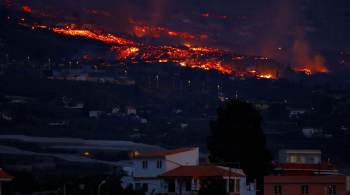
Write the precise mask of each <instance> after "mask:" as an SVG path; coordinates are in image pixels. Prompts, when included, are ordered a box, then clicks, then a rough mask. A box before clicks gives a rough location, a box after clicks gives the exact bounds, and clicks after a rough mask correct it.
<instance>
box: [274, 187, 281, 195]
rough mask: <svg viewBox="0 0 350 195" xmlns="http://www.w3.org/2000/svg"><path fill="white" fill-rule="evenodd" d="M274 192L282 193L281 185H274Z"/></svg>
mask: <svg viewBox="0 0 350 195" xmlns="http://www.w3.org/2000/svg"><path fill="white" fill-rule="evenodd" d="M274 194H276V195H280V194H282V186H281V185H275V187H274Z"/></svg>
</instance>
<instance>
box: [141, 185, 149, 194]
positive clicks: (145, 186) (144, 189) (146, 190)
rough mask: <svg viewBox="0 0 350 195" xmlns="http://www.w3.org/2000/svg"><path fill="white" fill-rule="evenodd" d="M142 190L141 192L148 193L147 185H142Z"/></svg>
mask: <svg viewBox="0 0 350 195" xmlns="http://www.w3.org/2000/svg"><path fill="white" fill-rule="evenodd" d="M142 190H143V191H144V192H148V183H144V184H142Z"/></svg>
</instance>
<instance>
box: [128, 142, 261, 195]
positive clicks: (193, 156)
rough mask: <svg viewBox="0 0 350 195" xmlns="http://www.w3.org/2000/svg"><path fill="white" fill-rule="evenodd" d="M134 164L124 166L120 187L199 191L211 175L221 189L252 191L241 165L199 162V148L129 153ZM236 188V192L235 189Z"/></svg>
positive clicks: (191, 192) (153, 191)
mask: <svg viewBox="0 0 350 195" xmlns="http://www.w3.org/2000/svg"><path fill="white" fill-rule="evenodd" d="M131 156H132V161H133V163H132V164H133V165H132V166H131V167H126V168H125V169H126V170H128V176H127V177H124V178H122V183H123V187H128V186H130V187H132V188H133V189H135V190H144V191H145V192H146V194H157V193H165V194H169V195H170V194H174V195H175V194H183V195H186V194H189V195H190V194H191V195H192V194H198V191H199V190H200V189H201V188H204V187H205V186H206V182H208V181H209V180H210V179H216V180H219V181H220V182H221V183H222V184H223V188H224V190H226V191H227V192H232V194H237V192H239V194H242V195H245V194H249V195H250V194H252V195H253V194H255V187H254V186H247V184H246V176H245V174H244V173H243V171H242V170H240V169H231V168H228V167H223V166H217V165H210V164H209V165H199V149H198V148H178V149H174V150H165V151H159V152H153V153H139V152H133V153H132V155H131ZM235 192H236V193H235Z"/></svg>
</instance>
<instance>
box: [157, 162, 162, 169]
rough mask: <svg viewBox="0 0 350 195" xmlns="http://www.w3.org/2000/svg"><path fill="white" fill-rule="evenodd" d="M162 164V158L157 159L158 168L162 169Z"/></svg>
mask: <svg viewBox="0 0 350 195" xmlns="http://www.w3.org/2000/svg"><path fill="white" fill-rule="evenodd" d="M162 166H163V164H162V160H157V168H158V169H161V168H162Z"/></svg>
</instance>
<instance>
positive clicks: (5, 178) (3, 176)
mask: <svg viewBox="0 0 350 195" xmlns="http://www.w3.org/2000/svg"><path fill="white" fill-rule="evenodd" d="M13 179H14V178H13V177H12V176H11V175H9V174H8V173H6V172H5V171H4V170H2V169H1V168H0V195H2V185H3V184H2V183H3V182H9V181H12V180H13Z"/></svg>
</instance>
